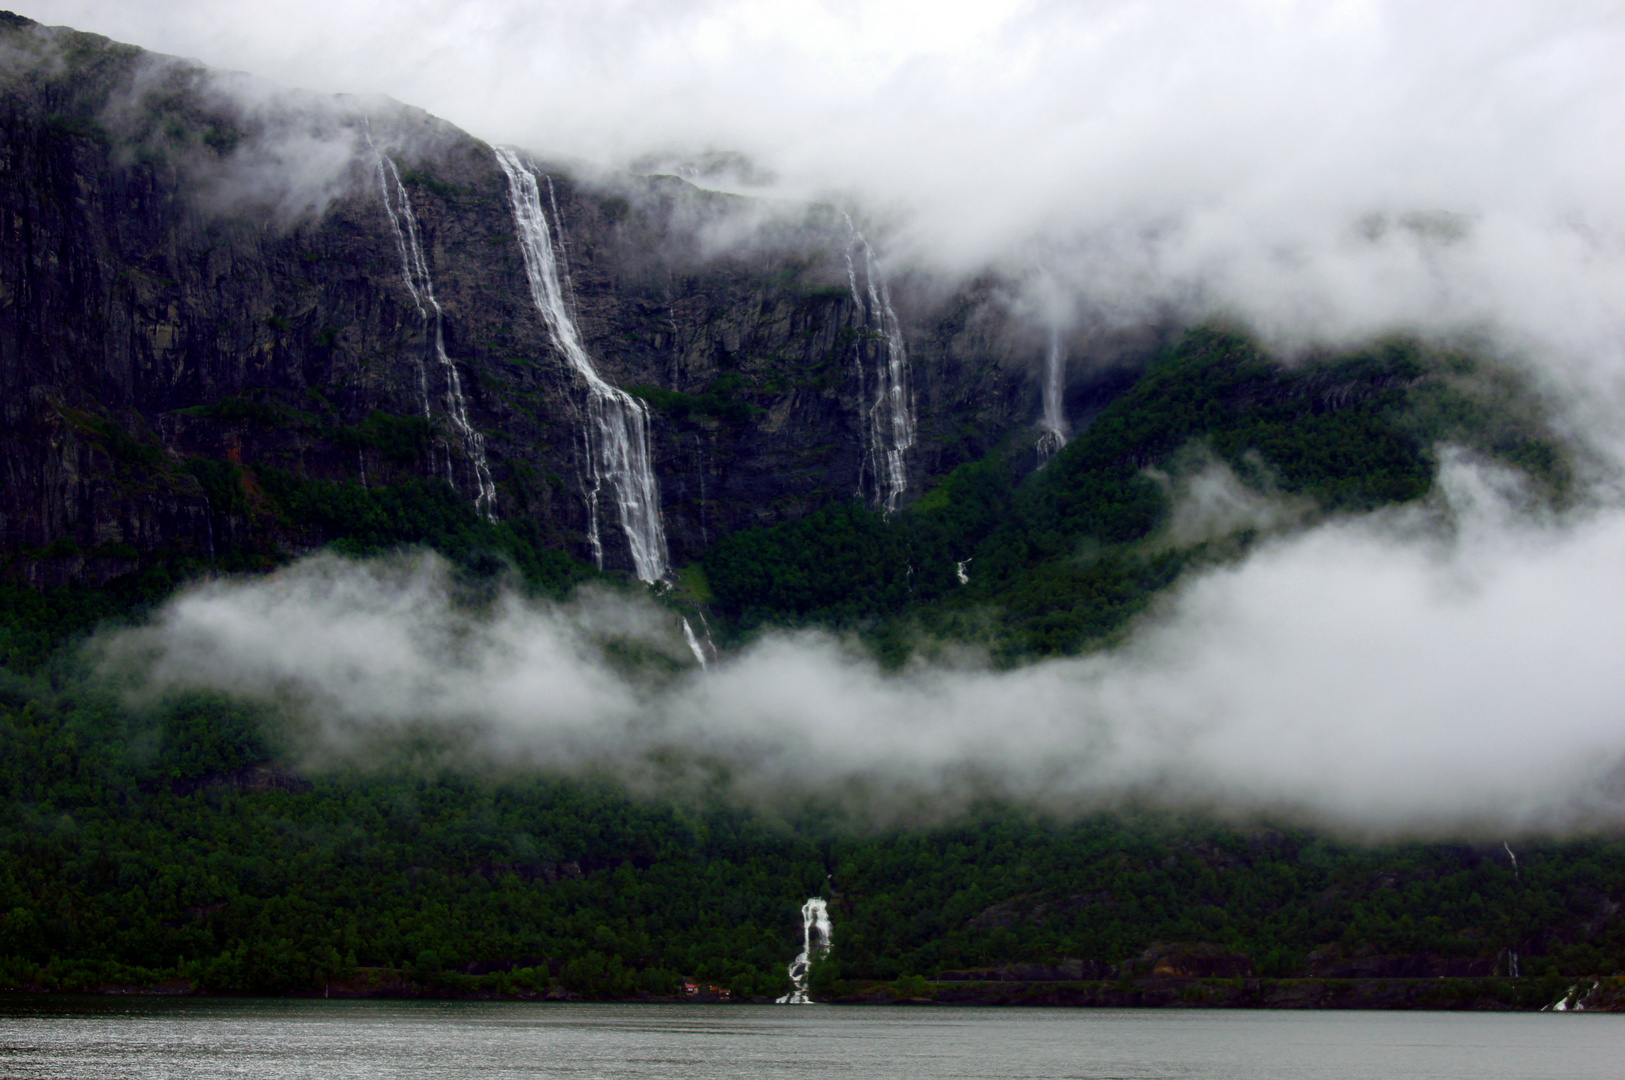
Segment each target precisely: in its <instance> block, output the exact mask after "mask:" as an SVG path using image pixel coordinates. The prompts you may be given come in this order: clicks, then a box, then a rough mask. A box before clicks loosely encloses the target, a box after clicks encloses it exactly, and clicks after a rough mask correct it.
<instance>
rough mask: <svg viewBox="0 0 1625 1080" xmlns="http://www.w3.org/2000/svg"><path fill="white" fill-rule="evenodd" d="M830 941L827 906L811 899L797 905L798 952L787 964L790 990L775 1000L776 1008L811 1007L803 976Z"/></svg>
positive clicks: (820, 901) (830, 930) (832, 933)
mask: <svg viewBox="0 0 1625 1080" xmlns="http://www.w3.org/2000/svg"><path fill="white" fill-rule="evenodd" d="M833 940H834V927H833V926H831V925H830V921H829V905H828V904H826V903H825V902H824V901H823V900H822V899H820V898H819V897H816V896H815V897H813V898H812V899H810V900H808V901H807V902H806V903H805V904H802V905H801V953H800V955H798V956H797V957H796V958H795V959H794V960H792V961H790V968H789V971H790V985H791V986H792V987H793V988H794V989H792V990H791V991H790V992H789V993H788V994H785V995H784V996H783V997H781V998H779V1004H780V1005H811V1004H812V1003H813V1001H812V998H810V997H808V996H807V973H808V972H809V971H811V970H812V964H813V961H814V960H820V959H822V958H823V957H824V956H825V954H827V953H828V952H829V947H830V945H831V943H832V942H833Z"/></svg>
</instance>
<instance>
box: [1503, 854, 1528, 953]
mask: <svg viewBox="0 0 1625 1080" xmlns="http://www.w3.org/2000/svg"><path fill="white" fill-rule="evenodd" d="M1501 848H1502V850H1504V851H1505V852H1506V853H1507V858H1509V859H1511V860H1512V880H1513V881H1522V880H1523V878H1522V876H1521V875H1520V874H1519V873H1518V856H1517V855H1515V854H1513V851H1512V845H1511V844H1509V843H1508V842H1507V841H1505V840H1503V841H1501ZM1507 974H1508V975H1510V976H1511V977H1512V978H1514V979H1516V978H1517V977H1518V950H1517V949H1514V948H1513V947H1512V946H1510V945H1508V946H1507Z"/></svg>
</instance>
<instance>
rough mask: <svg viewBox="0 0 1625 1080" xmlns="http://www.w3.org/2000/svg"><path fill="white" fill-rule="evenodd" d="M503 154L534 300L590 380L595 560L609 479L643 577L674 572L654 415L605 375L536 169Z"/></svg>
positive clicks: (500, 159) (590, 509) (586, 433)
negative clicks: (654, 447) (563, 266)
mask: <svg viewBox="0 0 1625 1080" xmlns="http://www.w3.org/2000/svg"><path fill="white" fill-rule="evenodd" d="M496 155H497V163H498V164H500V165H501V166H502V171H503V172H504V173H506V174H507V177H508V198H509V201H510V202H511V203H512V204H513V218H514V223H515V225H516V226H517V227H518V230H519V249H520V251H521V252H522V253H523V255H524V258H525V275H526V277H528V278H529V279H530V295H531V299H532V300H534V301H535V303H536V309H537V310H538V311H540V312H541V313H542V320H543V321H544V322H546V323H547V330H548V333H549V335H551V337H552V339H553V344H554V345H555V346H557V347H558V350H559V352H561V353H563V354H564V357H565V359H566V360H568V361H569V362H570V366H571V367H572V368H574V369H575V372H576V374H577V375H579V376H580V377H581V380H582V382H584V383H585V384H586V386H587V423H586V426H585V428H584V430H583V433H582V434H583V438H584V439H585V442H586V450H587V453H586V459H587V469H588V472H589V476H588V478H587V485H586V487H587V517H588V531H587V539H588V540H589V541H590V542H591V544H592V549H593V558H594V559H595V560H596V561H597V563H598V565H599V566H603V565H604V547H603V542H602V540H601V539H600V536H599V531H598V497H599V494H600V492H601V491H602V490H603V486H604V482H605V481H608V483H609V488H610V492H611V494H612V495H613V496H614V498H615V504H616V507H617V508H618V509H619V510H620V515H621V527H622V528H623V529H624V530H625V531H626V542H627V544H628V546H629V547H630V548H631V551H632V564H633V567H634V568H635V569H636V572H637V575H638V578H639V580H642V581H660V580H661V579H663V578H664V577H665V576H666V570H667V563H666V559H667V555H666V530H665V528H664V526H662V525H661V522H660V489H659V488H658V487H657V486H656V484H655V474H654V468H653V466H652V458H651V454H650V451H649V415H648V413H647V411H645V408H644V405H643V403H642V402H641V401H639V400H638V399H637V398H634V397H633V396H632V395H631V394H628V393H626V392H625V391H624V390H621V389H619V388H618V387H614V386H611V385H610V384H609V383H607V382H605V381H604V380H603V379H602V378H601V377H600V376H599V374H598V372H597V370H596V369H595V368H594V367H593V364H592V358H591V357H589V356H588V355H587V350H586V348H585V347H584V346H583V345H582V344H581V333H580V331H579V330H577V329H576V324H575V320H574V319H573V318H571V317H570V310H569V306H568V305H567V304H566V303H565V299H564V290H563V289H562V288H561V287H560V284H559V265H558V259H557V257H556V256H555V255H554V253H553V233H552V231H551V230H550V229H549V228H548V224H547V215H546V214H544V213H543V212H542V198H541V190H540V188H539V187H538V186H537V183H536V175H535V173H533V172H532V171H531V170H530V168H529V167H527V166H526V165H525V164H524V163H523V162H521V161H520V160H519V155H518V154H516V153H514V151H512V150H510V149H508V148H507V147H498V148H497V151H496ZM555 213H556V211H555Z"/></svg>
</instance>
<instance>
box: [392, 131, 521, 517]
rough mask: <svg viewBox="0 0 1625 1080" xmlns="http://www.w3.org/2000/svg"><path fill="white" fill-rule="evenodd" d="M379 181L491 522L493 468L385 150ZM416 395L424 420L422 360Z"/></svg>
mask: <svg viewBox="0 0 1625 1080" xmlns="http://www.w3.org/2000/svg"><path fill="white" fill-rule="evenodd" d="M378 181H379V185H380V186H381V187H382V189H383V196H384V211H385V212H386V213H387V214H388V215H389V224H390V227H391V228H392V229H393V230H394V232H395V244H396V247H397V248H398V249H399V251H400V256H401V275H402V277H403V278H405V280H406V290H407V292H409V293H411V294H412V302H413V303H414V304H416V305H417V309H418V314H419V315H421V316H422V317H423V320H424V333H425V334H426V335H427V337H428V339H429V344H430V345H431V347H432V348H433V349H434V355H435V359H436V360H438V361H439V363H440V369H441V371H442V372H443V373H444V374H445V376H446V415H447V416H449V417H450V418H451V423H452V427H453V428H455V429H456V431H457V435H458V437H459V438H460V439H461V440H462V444H463V451H464V453H465V454H466V455H467V457H468V460H469V464H470V465H471V466H472V467H473V469H474V484H475V487H476V488H477V489H478V491H477V493H476V494H475V496H474V512H475V513H477V514H479V515H480V516H481V517H483V518H485V519H486V520H487V521H495V520H496V503H497V488H496V483H495V482H494V481H493V480H492V479H491V469H490V466H489V464H488V463H487V461H486V457H485V436H484V435H482V434H480V433H479V432H478V431H475V430H474V426H473V425H472V424H471V423H469V420H468V401H467V399H466V398H465V397H464V396H463V379H462V376H461V374H459V373H458V371H457V365H456V364H454V363H452V360H451V357H450V356H448V355H447V354H446V338H445V329H444V315H443V314H442V312H441V310H440V301H439V300H437V299H435V295H434V279H433V278H432V277H431V276H430V275H429V265H428V263H427V261H425V259H424V257H423V246H422V244H421V243H420V242H419V239H418V222H417V215H416V214H414V213H413V212H412V201H411V199H410V198H409V197H408V195H407V192H406V185H405V184H403V183H402V182H401V174H400V171H399V170H397V169H396V168H395V163H394V162H393V161H391V160H390V159H389V158H388V157H386V156H384V155H383V154H379V155H378ZM392 186H393V188H394V194H395V201H394V202H393V203H392V202H391V201H390V189H391V187H392ZM425 302H427V306H425ZM418 397H419V401H420V404H421V405H422V407H423V415H424V417H425V418H427V417H428V415H429V387H428V377H427V374H426V373H425V371H424V369H423V363H422V361H419V362H418ZM446 479H447V481H448V482H449V483H451V485H452V486H453V487H456V486H457V480H456V474H455V472H454V471H453V469H452V464H451V451H450V449H449V448H448V449H447V451H446Z"/></svg>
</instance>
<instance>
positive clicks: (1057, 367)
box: [1038, 327, 1066, 461]
mask: <svg viewBox="0 0 1625 1080" xmlns="http://www.w3.org/2000/svg"><path fill="white" fill-rule="evenodd" d="M1065 386H1066V354H1065V353H1063V352H1062V351H1061V331H1060V330H1059V329H1058V328H1056V327H1051V328H1050V332H1049V358H1048V361H1047V363H1046V364H1045V365H1044V419H1043V421H1042V422H1041V423H1040V424H1039V427H1041V428H1043V434H1041V435H1040V436H1039V437H1038V454H1039V456H1040V457H1042V458H1043V459H1044V460H1046V461H1048V460H1049V459H1050V458H1052V457H1054V456H1055V455H1056V454H1058V453H1060V452H1061V448H1062V447H1063V446H1065V445H1066V414H1065V412H1064V411H1063V409H1062V393H1063V390H1064V388H1065Z"/></svg>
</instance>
